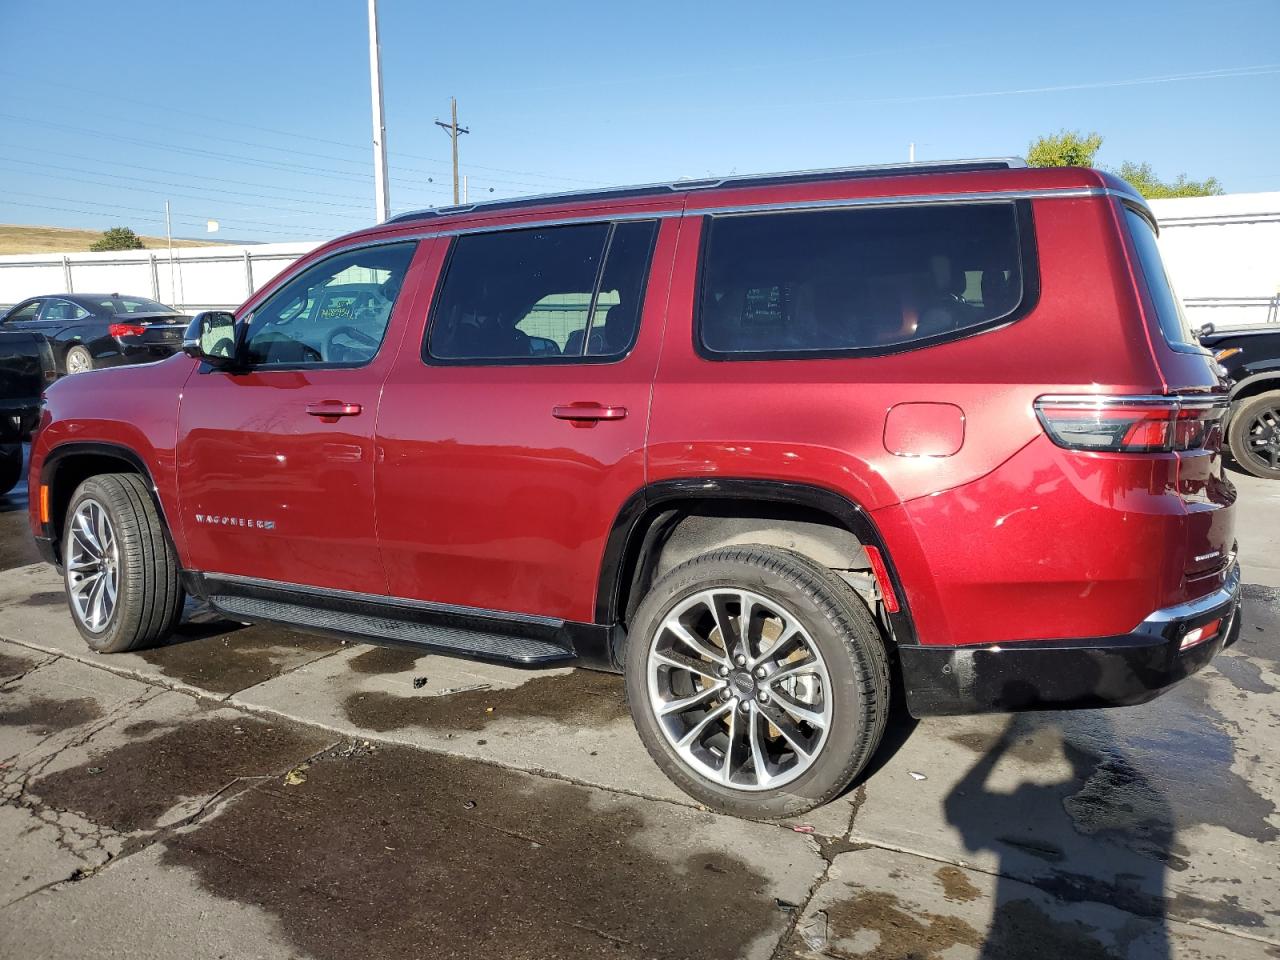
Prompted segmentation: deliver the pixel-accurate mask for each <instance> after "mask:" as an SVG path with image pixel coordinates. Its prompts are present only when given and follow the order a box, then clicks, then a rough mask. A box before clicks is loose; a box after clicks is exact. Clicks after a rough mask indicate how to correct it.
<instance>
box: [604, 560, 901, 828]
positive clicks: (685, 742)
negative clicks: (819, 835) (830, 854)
mask: <svg viewBox="0 0 1280 960" xmlns="http://www.w3.org/2000/svg"><path fill="white" fill-rule="evenodd" d="M629 633H630V640H629V642H628V646H627V651H626V667H625V673H626V683H627V699H628V701H629V703H630V706H631V713H632V717H633V718H634V720H635V723H636V727H637V729H638V730H639V732H640V737H641V739H642V740H643V741H644V744H645V747H646V748H647V749H648V750H649V753H650V755H651V756H652V757H653V758H654V760H655V761H657V763H658V765H659V766H660V767H661V768H662V770H663V772H665V773H666V774H667V776H668V777H670V778H671V780H672V781H673V782H675V784H676V785H677V786H679V787H680V788H681V789H682V790H684V791H685V792H686V793H688V794H689V795H690V796H692V797H694V798H695V799H697V800H699V801H701V802H702V803H704V804H706V805H707V806H709V807H713V808H715V809H717V810H720V811H723V812H726V813H731V814H734V815H737V816H746V817H781V816H788V815H792V814H797V813H802V812H803V811H805V810H809V809H812V808H813V807H816V806H819V805H821V804H823V803H826V802H827V801H829V800H831V799H833V798H834V797H835V796H837V795H838V794H839V793H840V792H841V791H842V790H843V789H844V788H845V787H847V786H848V785H849V783H850V782H851V781H852V780H853V778H854V777H855V776H857V774H858V772H859V771H860V770H862V768H863V767H864V766H865V765H866V763H867V761H868V760H869V759H870V758H871V755H872V753H874V752H875V749H876V747H877V746H878V745H879V742H880V738H881V735H882V734H883V733H884V727H885V721H886V719H887V717H888V707H889V667H888V660H887V657H886V655H885V649H884V645H883V642H882V639H881V636H880V631H879V629H878V627H877V626H876V622H875V620H874V619H873V618H872V616H871V614H870V612H869V611H868V610H867V608H866V606H865V605H864V604H863V602H862V600H861V599H860V598H859V597H858V595H857V594H856V593H855V592H854V591H853V590H852V588H850V587H849V585H848V584H846V583H845V582H844V581H843V580H841V579H840V578H839V577H837V576H836V575H835V574H833V573H832V572H831V571H830V570H827V569H826V568H825V567H822V566H820V565H819V564H816V563H814V562H813V561H811V560H809V559H808V558H807V557H804V556H801V555H800V554H796V553H792V552H790V551H786V550H778V549H774V548H771V547H763V546H761V547H735V548H728V549H723V550H717V551H714V552H711V553H707V554H704V555H702V556H700V557H696V558H695V559H693V560H690V561H689V562H687V563H684V564H682V565H681V566H679V567H677V568H676V569H674V570H672V571H671V572H670V573H668V574H667V575H666V576H665V577H663V578H662V579H661V580H660V581H658V583H657V584H655V585H654V587H653V589H652V590H651V591H650V593H649V595H648V596H647V597H645V599H644V602H643V603H642V604H641V605H640V608H639V610H637V611H636V616H635V618H634V619H633V622H632V625H631V630H630V631H629Z"/></svg>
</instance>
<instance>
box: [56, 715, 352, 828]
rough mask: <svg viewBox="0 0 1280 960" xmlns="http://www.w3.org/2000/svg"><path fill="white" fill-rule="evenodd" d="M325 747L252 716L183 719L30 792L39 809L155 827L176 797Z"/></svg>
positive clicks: (198, 793)
mask: <svg viewBox="0 0 1280 960" xmlns="http://www.w3.org/2000/svg"><path fill="white" fill-rule="evenodd" d="M144 722H145V721H144ZM139 726H140V724H134V725H133V729H134V730H137V728H138V727H139ZM328 742H331V741H330V740H328V739H327V738H322V737H321V736H320V735H319V734H318V733H315V732H312V731H310V730H307V729H306V728H304V727H300V726H294V725H293V724H270V723H266V722H265V721H262V720H257V719H254V718H252V717H226V716H220V717H209V718H207V719H197V720H188V721H186V722H183V723H181V725H180V726H173V727H168V728H165V729H164V730H163V732H161V733H159V734H157V735H155V736H152V737H149V738H147V739H134V740H131V741H129V742H127V743H125V744H123V745H122V746H118V747H114V748H112V749H109V750H105V751H101V752H98V753H95V754H93V755H92V756H91V757H90V758H89V759H88V760H86V761H85V762H83V763H81V764H80V765H79V766H75V767H71V768H68V769H66V770H59V771H58V772H56V773H52V774H49V775H48V776H45V777H42V778H40V779H39V780H37V781H36V782H35V783H34V784H32V786H31V792H32V793H34V794H35V795H36V796H37V797H39V798H40V800H41V802H42V803H44V804H45V805H47V806H50V807H54V808H56V809H60V810H72V811H74V812H76V813H79V814H81V815H82V816H84V817H85V818H87V819H89V820H91V821H93V822H94V823H96V824H99V825H100V826H104V827H109V828H110V829H112V830H115V831H117V832H119V833H132V832H134V831H138V830H148V829H151V828H153V827H155V826H156V824H157V823H159V822H160V821H161V820H162V819H163V818H164V815H165V814H166V813H167V812H168V811H169V810H171V809H172V808H173V807H174V806H176V805H177V804H178V803H179V801H181V800H183V799H186V798H191V797H207V796H211V795H213V794H214V793H216V792H217V791H218V790H220V789H222V788H223V787H226V786H227V785H228V784H230V783H231V782H232V781H234V780H235V779H236V778H237V777H261V776H266V775H274V774H277V773H280V772H281V771H282V770H284V769H287V768H288V767H289V766H290V765H292V764H294V763H297V762H300V761H302V760H304V759H306V758H307V757H309V756H311V755H312V754H314V753H315V752H316V751H318V750H320V749H322V748H323V747H324V745H325V744H326V743H328ZM330 815H332V816H334V817H335V819H337V820H339V821H342V822H346V821H347V820H348V818H347V817H343V816H339V815H338V812H337V811H331V812H330Z"/></svg>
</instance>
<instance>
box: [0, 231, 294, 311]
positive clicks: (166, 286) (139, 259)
mask: <svg viewBox="0 0 1280 960" xmlns="http://www.w3.org/2000/svg"><path fill="white" fill-rule="evenodd" d="M317 246H319V244H318V243H312V242H307V243H264V244H255V245H250V246H243V247H239V246H235V247H233V246H218V247H175V248H174V250H173V262H172V263H170V261H169V252H168V251H167V250H125V251H117V252H114V253H43V254H18V255H14V256H3V257H0V304H14V303H17V302H18V301H19V300H25V299H26V298H27V297H34V296H37V295H39V294H45V293H75V292H77V291H78V292H80V293H132V294H138V295H143V296H149V297H152V298H153V299H155V300H159V301H160V302H161V303H167V304H170V305H172V306H176V307H179V308H181V309H183V310H188V311H195V310H208V309H213V308H218V307H224V308H228V309H230V308H234V307H237V306H239V305H240V304H241V303H243V302H244V301H245V300H247V299H248V298H249V294H251V293H253V291H255V290H257V289H259V288H261V287H262V286H263V285H264V284H266V283H269V282H270V281H271V280H272V279H273V278H274V277H275V276H276V275H277V274H278V273H280V271H281V270H283V269H284V268H285V267H287V266H289V264H291V263H293V262H294V261H295V260H297V259H298V258H299V257H301V256H303V255H304V254H305V253H307V252H308V251H310V250H313V249H315V248H316V247H317Z"/></svg>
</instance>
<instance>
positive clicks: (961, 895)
mask: <svg viewBox="0 0 1280 960" xmlns="http://www.w3.org/2000/svg"><path fill="white" fill-rule="evenodd" d="M934 876H935V877H937V878H938V881H939V882H940V883H941V884H942V895H943V896H944V897H946V898H947V899H948V900H958V901H960V902H961V903H967V902H968V901H970V900H977V899H978V898H979V897H980V896H982V891H981V890H979V889H978V888H977V887H975V886H974V885H973V884H972V883H971V882H970V881H969V877H968V875H967V874H966V873H965V872H964V871H963V870H961V869H960V868H959V867H952V866H946V867H939V868H938V870H937V872H936V873H934Z"/></svg>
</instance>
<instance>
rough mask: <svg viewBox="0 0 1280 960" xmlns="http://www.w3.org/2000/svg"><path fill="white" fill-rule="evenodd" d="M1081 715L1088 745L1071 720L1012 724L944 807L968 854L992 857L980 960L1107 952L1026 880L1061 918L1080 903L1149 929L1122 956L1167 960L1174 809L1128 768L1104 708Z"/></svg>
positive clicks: (1049, 716) (1039, 717)
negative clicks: (1111, 910)
mask: <svg viewBox="0 0 1280 960" xmlns="http://www.w3.org/2000/svg"><path fill="white" fill-rule="evenodd" d="M1089 713H1090V715H1089V717H1088V737H1077V736H1076V731H1074V729H1073V727H1072V726H1071V723H1072V720H1071V717H1072V715H1071V714H1067V713H1025V714H1016V715H1014V716H1012V717H1011V718H1010V719H1009V722H1008V723H1007V725H1006V726H1005V728H1004V730H1003V731H1002V733H1001V734H1000V735H999V738H998V740H997V741H996V742H995V743H994V745H991V744H989V743H988V744H984V746H985V747H986V749H984V750H982V752H980V754H979V756H978V759H977V761H976V762H975V763H974V764H973V765H972V767H971V768H970V769H969V770H968V772H967V773H966V774H965V775H964V776H963V777H962V778H961V779H960V780H959V781H958V782H957V783H956V784H955V786H954V787H953V788H952V790H951V791H950V793H949V794H948V795H947V797H946V799H945V801H944V804H943V808H944V813H945V816H946V819H947V822H948V823H950V824H951V825H952V826H953V827H954V828H955V829H956V830H957V831H958V832H959V833H960V835H961V837H962V839H963V842H964V845H965V848H966V849H967V850H969V851H971V852H974V853H981V852H983V851H987V852H990V853H992V854H994V855H995V857H996V859H997V864H996V867H995V871H996V873H997V880H996V888H995V895H994V903H993V913H992V920H991V925H990V927H989V929H988V931H987V933H986V937H985V942H984V943H983V945H982V948H981V950H980V951H979V954H978V955H979V957H981V958H983V960H997V958H999V960H1010V958H1015V957H1028V956H1035V955H1039V956H1044V957H1057V956H1075V957H1095V956H1097V957H1112V956H1115V955H1116V954H1115V953H1113V951H1112V948H1111V947H1109V946H1108V945H1106V944H1104V943H1103V942H1101V941H1099V940H1098V939H1096V938H1094V937H1093V936H1092V935H1091V933H1092V931H1091V930H1090V928H1089V927H1087V926H1083V925H1081V924H1079V923H1075V922H1072V921H1071V920H1070V919H1067V918H1066V917H1054V916H1053V915H1051V914H1046V912H1045V910H1044V908H1043V906H1042V904H1043V903H1044V901H1043V899H1041V903H1040V904H1037V903H1036V902H1035V901H1034V900H1033V899H1032V898H1031V897H1030V896H1029V893H1030V890H1029V887H1028V883H1031V884H1033V885H1034V886H1035V887H1036V888H1038V889H1039V890H1041V891H1043V892H1044V893H1047V894H1049V895H1050V896H1051V897H1053V898H1056V901H1057V903H1058V904H1061V905H1063V906H1062V908H1061V909H1062V910H1063V911H1065V910H1066V909H1067V907H1066V905H1069V904H1073V903H1089V904H1101V905H1104V906H1110V907H1115V908H1118V909H1119V910H1122V911H1125V912H1126V913H1130V914H1135V915H1137V916H1140V917H1142V918H1143V919H1144V920H1146V921H1148V923H1147V924H1144V925H1143V926H1144V931H1143V932H1142V934H1141V935H1140V937H1139V939H1138V941H1137V942H1134V943H1132V944H1131V945H1129V946H1128V947H1127V948H1126V949H1125V950H1124V951H1123V955H1125V956H1127V957H1131V958H1134V960H1167V958H1168V957H1170V956H1171V950H1170V944H1169V929H1168V917H1167V897H1166V878H1167V871H1168V869H1169V864H1170V862H1173V863H1175V864H1176V863H1178V846H1177V843H1176V827H1175V818H1174V813H1173V810H1172V808H1171V805H1170V802H1169V799H1168V798H1167V797H1166V796H1165V795H1164V793H1163V792H1162V791H1161V790H1160V788H1159V787H1157V786H1156V784H1154V783H1153V782H1151V780H1150V779H1149V778H1148V777H1146V776H1145V775H1144V774H1142V772H1141V771H1140V770H1139V769H1138V768H1137V767H1136V766H1135V765H1134V764H1131V763H1129V762H1128V761H1127V759H1126V749H1125V745H1124V744H1123V742H1121V741H1120V739H1119V738H1118V736H1117V734H1116V731H1115V728H1114V726H1113V725H1112V724H1111V722H1110V721H1109V720H1108V719H1107V717H1106V711H1101V710H1099V711H1090V712H1089ZM1099 745H1100V750H1099V749H1098V748H1099ZM1006 760H1008V761H1010V762H1009V763H1008V764H1005V765H1003V767H1002V761H1006ZM1063 760H1065V761H1066V763H1065V766H1064V764H1063V763H1062V761H1063ZM1011 768H1016V769H1012V770H1011ZM1046 771H1051V773H1050V776H1048V777H1046V776H1045V773H1046ZM1017 878H1020V879H1017ZM1051 909H1052V908H1051Z"/></svg>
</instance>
